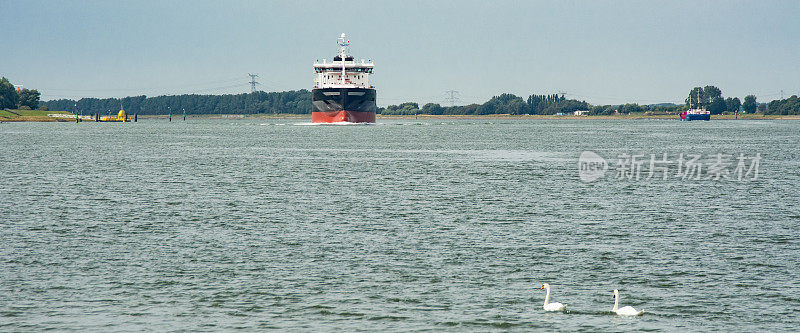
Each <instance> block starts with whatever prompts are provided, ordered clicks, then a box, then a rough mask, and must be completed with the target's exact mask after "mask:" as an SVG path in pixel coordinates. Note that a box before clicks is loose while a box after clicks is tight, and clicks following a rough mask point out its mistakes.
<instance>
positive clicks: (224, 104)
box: [42, 89, 311, 115]
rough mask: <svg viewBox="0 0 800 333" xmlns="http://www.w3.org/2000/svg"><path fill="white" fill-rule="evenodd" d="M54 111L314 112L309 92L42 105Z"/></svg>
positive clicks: (89, 100) (85, 100)
mask: <svg viewBox="0 0 800 333" xmlns="http://www.w3.org/2000/svg"><path fill="white" fill-rule="evenodd" d="M42 103H43V104H44V105H46V106H47V107H48V108H50V109H51V110H65V111H70V112H76V111H77V112H79V113H83V114H94V113H99V114H108V113H115V112H116V111H117V110H119V109H124V110H125V111H127V112H128V113H130V114H133V113H138V114H142V115H148V114H168V113H170V112H172V113H174V114H178V113H182V112H183V111H184V110H185V111H186V113H187V114H256V113H297V114H303V113H311V92H310V91H308V90H305V89H302V90H291V91H283V92H263V91H256V92H252V93H245V94H226V95H196V94H191V95H171V96H155V97H147V96H144V95H142V96H131V97H125V98H102V99H100V98H81V99H79V100H77V101H76V100H71V99H58V100H52V101H46V102H42Z"/></svg>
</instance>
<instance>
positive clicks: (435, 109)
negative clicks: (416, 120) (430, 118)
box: [422, 103, 444, 114]
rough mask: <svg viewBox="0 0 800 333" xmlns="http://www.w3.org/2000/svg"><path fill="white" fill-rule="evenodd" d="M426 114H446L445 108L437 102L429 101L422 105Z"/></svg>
mask: <svg viewBox="0 0 800 333" xmlns="http://www.w3.org/2000/svg"><path fill="white" fill-rule="evenodd" d="M422 113H424V114H444V108H443V107H442V106H441V105H439V104H436V103H428V104H425V105H424V106H423V107H422Z"/></svg>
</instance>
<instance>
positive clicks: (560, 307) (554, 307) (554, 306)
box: [539, 283, 567, 311]
mask: <svg viewBox="0 0 800 333" xmlns="http://www.w3.org/2000/svg"><path fill="white" fill-rule="evenodd" d="M542 289H547V294H546V295H545V296H544V305H542V308H544V310H545V311H564V310H565V309H566V308H567V306H566V305H564V304H561V303H559V302H553V303H550V285H549V284H547V283H545V284H543V285H542V287H541V288H539V290H542Z"/></svg>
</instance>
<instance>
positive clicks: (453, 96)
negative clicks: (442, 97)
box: [444, 90, 459, 106]
mask: <svg viewBox="0 0 800 333" xmlns="http://www.w3.org/2000/svg"><path fill="white" fill-rule="evenodd" d="M444 93H445V94H446V95H447V100H448V101H450V106H456V102H457V101H458V98H459V95H458V90H448V91H445V92H444Z"/></svg>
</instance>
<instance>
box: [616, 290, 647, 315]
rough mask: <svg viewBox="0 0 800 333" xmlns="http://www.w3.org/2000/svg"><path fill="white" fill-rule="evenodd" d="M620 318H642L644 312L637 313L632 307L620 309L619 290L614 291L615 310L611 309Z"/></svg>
mask: <svg viewBox="0 0 800 333" xmlns="http://www.w3.org/2000/svg"><path fill="white" fill-rule="evenodd" d="M611 311H614V312H615V313H616V314H617V315H618V316H640V315H642V313H643V312H644V311H636V309H634V308H633V307H632V306H630V305H628V306H623V307H621V308H620V307H619V290H616V289H614V308H613V309H611Z"/></svg>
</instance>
